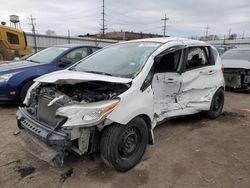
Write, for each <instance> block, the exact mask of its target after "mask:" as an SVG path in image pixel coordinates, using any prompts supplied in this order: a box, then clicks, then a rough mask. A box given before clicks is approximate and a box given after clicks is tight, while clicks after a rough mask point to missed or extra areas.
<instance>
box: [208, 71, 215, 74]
mask: <svg viewBox="0 0 250 188" xmlns="http://www.w3.org/2000/svg"><path fill="white" fill-rule="evenodd" d="M215 72H216V70H210V71H208V74H214V73H215Z"/></svg>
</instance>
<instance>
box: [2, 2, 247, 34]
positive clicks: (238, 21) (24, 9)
mask: <svg viewBox="0 0 250 188" xmlns="http://www.w3.org/2000/svg"><path fill="white" fill-rule="evenodd" d="M0 5H1V6H0V21H6V22H7V23H8V25H9V15H10V14H16V15H18V16H19V17H20V20H21V27H22V29H24V30H25V31H30V30H31V26H30V25H28V17H29V16H30V14H32V15H33V17H35V18H36V29H37V32H38V33H44V32H45V31H46V30H47V29H51V30H54V31H55V32H56V33H57V35H67V30H68V29H69V30H70V32H71V34H72V35H79V34H86V33H91V34H94V33H98V32H100V24H101V20H100V19H101V11H102V7H101V6H102V0H71V1H69V0H9V1H6V0H0ZM105 13H106V15H105V19H106V22H105V23H106V25H107V28H108V30H107V32H110V31H120V30H123V31H135V32H148V33H158V34H162V26H163V21H162V20H161V18H163V17H164V15H165V13H166V14H167V17H169V21H167V34H168V35H171V36H183V37H189V36H202V35H205V31H206V29H205V28H206V26H207V24H208V25H209V27H210V29H209V34H217V35H220V36H223V35H224V34H228V30H229V28H231V30H232V33H237V34H238V36H239V35H242V33H243V32H245V35H246V36H248V37H250V1H249V0H237V1H235V0H206V1H204V0H150V1H149V0H148V1H146V0H126V1H117V0H105Z"/></svg>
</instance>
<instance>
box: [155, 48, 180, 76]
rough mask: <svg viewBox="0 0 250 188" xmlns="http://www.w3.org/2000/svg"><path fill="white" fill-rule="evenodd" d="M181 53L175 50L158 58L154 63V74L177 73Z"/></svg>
mask: <svg viewBox="0 0 250 188" xmlns="http://www.w3.org/2000/svg"><path fill="white" fill-rule="evenodd" d="M181 52H182V51H181V50H177V51H174V52H170V53H167V54H166V55H163V56H161V57H160V58H158V59H157V60H156V62H155V72H156V73H163V72H177V70H178V67H179V63H180V58H181Z"/></svg>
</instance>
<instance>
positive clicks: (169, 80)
mask: <svg viewBox="0 0 250 188" xmlns="http://www.w3.org/2000/svg"><path fill="white" fill-rule="evenodd" d="M165 82H166V83H176V82H178V81H177V80H176V79H173V78H167V79H166V80H165Z"/></svg>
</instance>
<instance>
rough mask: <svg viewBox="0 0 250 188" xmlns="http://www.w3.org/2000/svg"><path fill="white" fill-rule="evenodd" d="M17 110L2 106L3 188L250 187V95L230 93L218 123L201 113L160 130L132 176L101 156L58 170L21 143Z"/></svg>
mask: <svg viewBox="0 0 250 188" xmlns="http://www.w3.org/2000/svg"><path fill="white" fill-rule="evenodd" d="M16 108H17V107H15V106H2V107H0V127H1V131H0V187H3V188H5V187H7V188H8V187H30V188H35V187H43V188H44V187H46V188H50V187H55V188H57V187H65V188H66V187H67V188H68V187H87V188H92V187H100V188H117V187H119V188H128V187H129V188H133V187H139V188H140V187H148V188H152V187H154V188H158V187H160V188H167V187H169V188H173V187H190V188H196V187H197V188H198V187H199V188H200V187H212V188H217V187H218V188H223V187H225V188H238V187H239V188H249V187H250V112H242V111H241V110H240V109H245V108H247V109H250V93H229V92H228V93H226V101H225V108H224V110H225V112H224V114H223V115H221V116H220V117H219V118H218V119H216V120H209V119H207V118H205V117H204V116H203V115H201V114H197V115H192V116H188V117H182V118H177V119H174V120H170V121H167V122H166V123H164V124H163V125H160V126H159V127H157V128H156V129H155V145H153V146H149V147H148V148H147V151H146V154H145V156H144V158H143V161H141V162H140V164H139V165H137V166H136V167H135V168H134V169H133V170H131V171H129V172H127V173H118V172H116V171H115V170H113V169H110V168H108V167H106V166H105V165H103V163H102V162H101V160H100V158H99V155H98V154H96V155H94V156H85V157H79V156H77V155H70V156H67V157H66V161H65V165H64V167H62V168H53V167H51V166H49V165H48V164H47V163H45V162H43V161H40V160H39V159H37V158H36V157H33V156H32V155H31V154H29V153H28V152H27V151H26V150H24V149H23V148H22V146H21V145H20V144H19V143H18V141H17V140H16V137H15V132H17V131H18V128H17V127H16V120H15V112H16Z"/></svg>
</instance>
